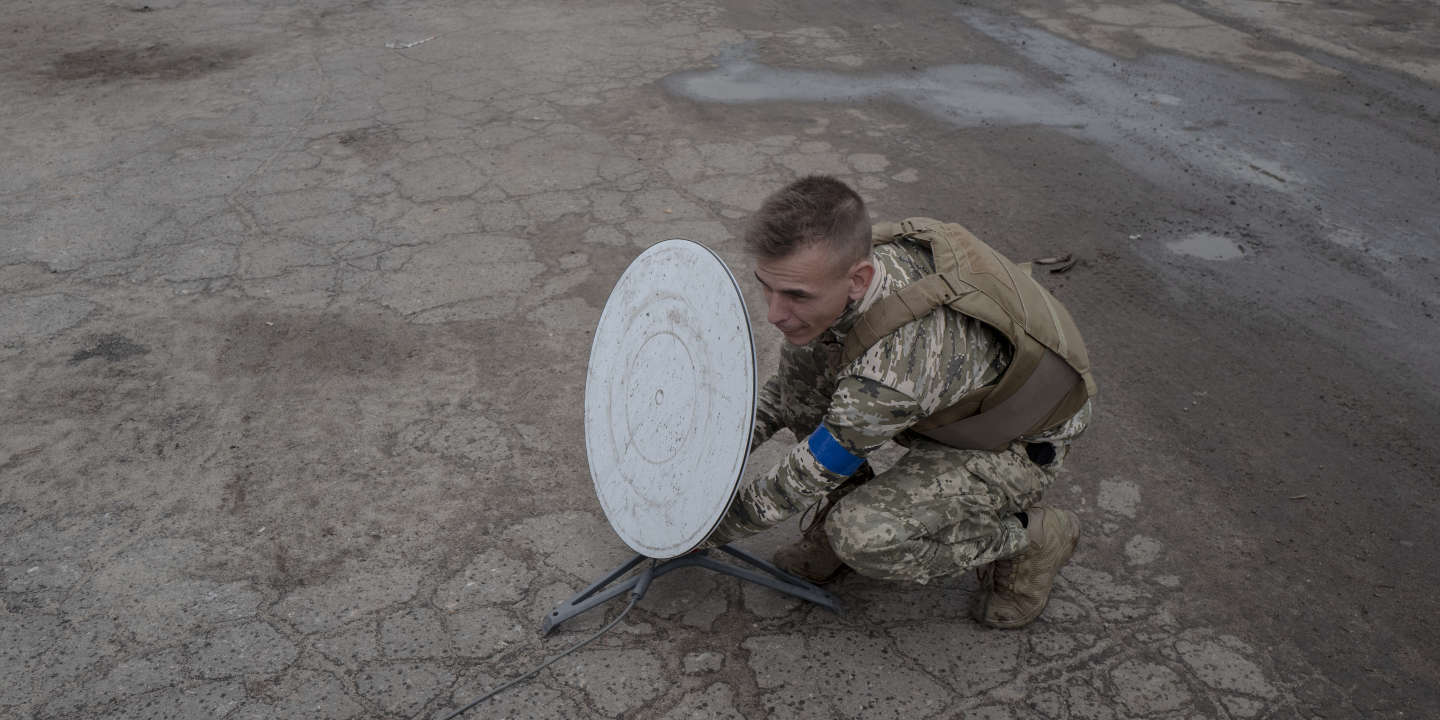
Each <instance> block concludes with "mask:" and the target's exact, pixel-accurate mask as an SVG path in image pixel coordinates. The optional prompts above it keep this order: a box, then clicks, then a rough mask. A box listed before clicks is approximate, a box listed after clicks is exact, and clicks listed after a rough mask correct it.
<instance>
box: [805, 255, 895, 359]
mask: <svg viewBox="0 0 1440 720" xmlns="http://www.w3.org/2000/svg"><path fill="white" fill-rule="evenodd" d="M870 264H871V265H872V266H874V268H875V276H874V277H872V278H871V279H870V287H868V288H866V290H865V296H864V297H862V298H860V302H855V301H854V300H851V301H850V302H848V303H846V304H845V311H844V312H842V313H840V317H838V318H836V319H835V322H833V323H831V324H830V329H829V330H826V331H825V332H824V333H823V334H822V335H821V336H820V337H822V338H824V339H825V340H826V341H829V342H843V341H844V340H845V336H846V335H847V334H849V333H850V328H852V327H855V321H856V320H859V319H860V314H861V313H863V312H865V311H866V310H869V309H870V306H871V305H874V304H875V301H876V300H878V299H880V295H881V294H882V290H881V288H883V287H884V286H885V281H886V279H887V277H886V271H885V265H884V264H883V263H881V262H880V261H879V260H877V259H876V257H875V254H874V253H871V254H870Z"/></svg>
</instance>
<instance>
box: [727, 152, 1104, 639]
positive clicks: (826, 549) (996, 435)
mask: <svg viewBox="0 0 1440 720" xmlns="http://www.w3.org/2000/svg"><path fill="white" fill-rule="evenodd" d="M745 242H746V244H747V246H748V249H749V251H750V252H751V254H752V255H753V257H754V258H755V277H756V279H757V280H758V281H759V282H760V285H761V286H762V288H763V290H764V294H765V301H766V304H767V305H768V308H769V312H768V316H767V319H768V320H769V321H770V323H771V324H773V325H774V326H775V327H776V328H778V329H779V330H780V332H781V333H782V334H783V335H784V336H785V340H786V345H785V346H784V347H783V350H782V355H781V360H780V370H779V373H778V374H777V375H775V376H774V377H771V378H770V379H769V380H768V381H767V382H766V383H765V385H764V387H763V388H762V389H761V391H760V399H759V404H758V411H757V415H756V422H755V428H754V446H755V447H758V446H759V445H760V444H761V443H763V442H765V441H766V440H767V439H769V438H770V437H771V436H772V435H773V434H774V433H775V432H777V431H778V430H779V429H780V428H782V427H784V428H789V429H790V430H791V431H792V432H794V433H795V436H796V437H797V438H803V440H802V441H801V442H799V443H798V444H797V445H796V446H795V447H794V448H792V449H791V451H790V453H789V454H788V455H787V456H786V458H785V459H784V460H783V461H781V462H780V463H779V465H778V466H777V467H775V468H774V469H772V470H771V471H770V472H768V473H766V474H765V475H764V476H763V477H760V478H758V479H757V481H756V482H755V483H753V484H751V485H748V486H746V487H744V488H742V489H741V491H740V493H739V494H738V495H737V497H736V500H735V502H734V503H733V504H732V505H731V507H730V509H729V511H728V512H727V514H726V516H725V518H724V520H722V522H721V524H720V526H719V528H717V530H716V532H715V533H714V534H713V535H712V536H711V537H710V539H709V540H708V541H707V544H709V545H712V546H714V545H719V544H723V543H725V542H729V541H731V540H735V539H738V538H741V537H744V536H747V535H751V534H754V533H757V532H759V531H761V530H764V529H766V528H768V527H770V526H772V525H774V524H776V523H778V522H780V521H781V520H783V519H784V518H786V517H789V516H790V515H793V514H796V513H801V512H803V511H805V510H806V509H807V508H810V509H814V508H818V510H817V511H816V513H815V516H814V518H813V520H812V522H811V523H810V524H809V525H808V526H807V527H806V528H805V529H804V532H803V535H802V537H801V538H800V539H799V540H798V541H797V542H796V543H794V544H792V545H790V546H788V547H786V548H783V549H782V550H780V551H779V552H778V553H776V556H775V562H776V564H777V565H778V566H780V567H781V568H783V569H785V570H787V571H789V572H792V573H794V574H797V575H799V576H801V577H805V578H807V579H809V580H811V581H813V582H826V581H829V580H831V579H833V578H834V577H835V576H836V575H837V574H838V573H839V572H841V571H842V570H843V569H844V568H845V567H847V566H848V567H849V568H852V569H854V570H855V571H857V572H859V573H861V574H863V575H866V576H869V577H875V578H882V579H891V580H908V581H912V582H918V583H927V582H929V581H930V580H933V579H937V578H944V577H948V576H952V575H955V574H956V573H962V572H965V571H967V570H969V569H970V568H976V569H977V570H978V574H979V577H980V582H981V588H980V590H979V592H978V593H976V594H975V596H974V597H973V602H972V604H971V614H972V615H973V616H974V617H975V619H976V620H977V621H979V622H981V623H984V624H986V625H989V626H992V627H999V628H1017V627H1022V626H1024V625H1027V624H1029V623H1030V622H1031V621H1033V620H1034V619H1035V618H1036V617H1039V615H1040V613H1041V611H1042V610H1044V608H1045V604H1046V602H1047V600H1048V599H1049V594H1050V588H1051V586H1052V584H1053V582H1054V578H1055V575H1056V574H1057V573H1058V572H1059V570H1060V568H1061V566H1063V565H1064V564H1065V562H1066V561H1067V560H1069V558H1070V555H1071V554H1072V553H1073V552H1074V549H1075V545H1076V543H1077V541H1078V539H1079V536H1080V523H1079V519H1078V518H1077V517H1076V516H1075V514H1074V513H1072V512H1069V511H1066V510H1060V509H1056V508H1053V507H1047V506H1042V505H1038V504H1037V503H1038V502H1039V501H1040V499H1041V496H1042V495H1043V493H1044V492H1045V490H1046V488H1048V487H1049V486H1050V483H1051V482H1052V481H1053V480H1054V478H1055V475H1056V472H1057V471H1058V470H1059V468H1060V465H1061V463H1062V461H1063V460H1064V458H1065V455H1066V453H1067V451H1068V449H1069V446H1070V442H1071V441H1072V440H1073V439H1074V438H1075V437H1077V436H1078V435H1079V434H1080V433H1081V431H1082V430H1084V428H1085V426H1086V424H1087V423H1088V421H1089V418H1090V401H1089V398H1090V396H1091V395H1093V393H1094V384H1093V382H1092V380H1091V378H1090V375H1089V363H1088V360H1086V359H1085V351H1084V346H1083V344H1082V343H1081V342H1080V339H1079V335H1078V333H1077V332H1076V331H1075V329H1074V325H1073V322H1071V321H1070V317H1069V314H1068V313H1067V312H1066V311H1065V309H1064V308H1063V306H1060V305H1059V303H1058V302H1057V301H1055V300H1054V299H1053V298H1052V297H1050V296H1049V294H1048V293H1046V292H1045V291H1044V290H1043V289H1041V288H1040V286H1039V285H1038V284H1036V283H1035V282H1034V281H1033V280H1030V279H1029V275H1028V272H1025V271H1026V268H1023V267H1021V266H1016V265H1013V264H1011V263H1010V262H1009V261H1008V260H1004V258H1003V257H1001V256H1000V255H999V254H998V253H995V252H994V251H993V250H991V249H990V248H989V247H988V246H985V245H984V244H983V243H981V242H980V241H979V240H977V239H975V238H974V236H973V235H970V234H969V233H968V232H967V231H965V230H964V228H961V227H960V226H958V225H953V224H945V223H940V222H938V221H933V220H928V219H925V218H912V219H911V220H906V221H904V222H902V223H898V224H896V223H886V224H881V225H877V226H875V227H874V228H873V229H872V227H871V225H870V221H869V216H868V214H867V212H866V210H865V205H864V202H863V201H862V200H861V199H860V196H859V195H857V194H856V193H855V192H854V191H853V190H851V189H850V188H849V187H847V186H846V185H845V184H844V183H842V182H840V181H838V180H836V179H834V178H830V177H823V176H814V177H806V178H803V179H801V180H798V181H796V182H794V183H792V184H790V185H788V186H786V187H785V188H783V189H781V190H780V191H778V192H776V193H775V194H773V195H771V196H770V197H769V198H768V199H767V200H766V201H765V203H764V205H763V206H762V207H761V208H760V210H759V212H758V213H756V215H755V217H754V218H753V219H752V222H751V224H750V227H749V228H748V230H747V232H746V235H745ZM872 242H873V245H872ZM942 276H944V277H942ZM997 278H998V279H997ZM957 308H958V309H957ZM1027 308H1028V309H1027ZM981 318H984V320H985V321H982V319H981ZM986 321H988V322H986ZM1022 366H1023V367H1022ZM1047 383H1048V385H1047ZM1002 396H1003V397H1002ZM1007 408H1008V409H1007ZM892 439H893V440H895V441H897V442H898V443H900V444H901V445H903V446H906V447H907V448H908V451H907V452H906V453H905V454H904V455H903V456H902V457H901V458H900V459H899V460H898V461H897V462H896V463H895V464H894V466H893V467H891V468H890V469H888V470H886V471H885V472H882V473H879V474H876V473H875V472H873V471H872V470H871V468H870V464H869V463H868V462H867V461H866V460H865V458H866V456H868V455H869V454H871V453H873V452H874V451H875V450H877V449H879V448H880V447H881V446H882V445H883V444H884V443H885V442H886V441H887V440H892Z"/></svg>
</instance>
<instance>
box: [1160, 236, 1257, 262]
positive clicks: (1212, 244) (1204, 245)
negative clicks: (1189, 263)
mask: <svg viewBox="0 0 1440 720" xmlns="http://www.w3.org/2000/svg"><path fill="white" fill-rule="evenodd" d="M1165 247H1167V248H1170V252H1173V253H1179V254H1181V255H1190V256H1192V257H1198V258H1200V259H1202V260H1235V259H1238V258H1242V257H1245V248H1244V247H1242V246H1241V245H1240V243H1237V242H1235V241H1234V240H1231V239H1230V238H1227V237H1225V236H1223V235H1213V234H1211V233H1195V234H1193V235H1186V236H1185V237H1183V238H1180V239H1179V240H1175V241H1173V242H1168V243H1165Z"/></svg>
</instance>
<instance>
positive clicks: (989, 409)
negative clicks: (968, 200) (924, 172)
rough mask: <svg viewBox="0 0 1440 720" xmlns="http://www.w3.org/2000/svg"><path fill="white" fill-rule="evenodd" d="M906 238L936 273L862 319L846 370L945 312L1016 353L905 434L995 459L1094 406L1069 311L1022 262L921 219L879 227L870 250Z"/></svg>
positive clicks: (958, 229) (949, 226)
mask: <svg viewBox="0 0 1440 720" xmlns="http://www.w3.org/2000/svg"><path fill="white" fill-rule="evenodd" d="M902 238H903V239H908V240H911V241H913V242H918V243H921V244H924V245H927V246H929V248H930V251H931V253H932V254H933V255H934V258H935V274H933V275H926V276H925V277H923V278H921V279H919V280H917V281H915V282H913V283H911V284H909V285H906V286H905V287H903V288H900V289H899V290H898V291H896V292H895V293H894V294H892V295H889V296H886V297H883V298H880V299H879V300H877V301H876V302H875V304H874V305H872V306H870V308H869V309H868V310H866V311H865V312H863V313H861V315H860V317H859V318H858V319H857V320H856V321H855V326H854V327H853V328H852V329H851V330H850V333H849V334H848V335H847V336H846V337H845V352H844V355H843V356H842V358H843V360H842V361H843V363H844V364H847V365H848V364H849V363H851V362H853V361H854V360H855V359H856V358H859V357H860V356H861V355H863V354H864V353H865V351H866V350H868V349H870V347H871V346H873V345H874V344H875V343H877V342H879V341H880V340H881V339H882V338H884V337H885V336H887V335H889V334H890V333H893V332H895V331H896V330H898V329H900V328H901V327H902V326H904V325H906V324H908V323H911V322H914V321H915V320H918V319H920V318H922V317H925V316H926V315H929V314H930V313H931V312H933V311H935V310H936V309H937V308H939V307H941V306H945V307H949V308H950V309H952V310H955V311H957V312H960V313H962V314H964V315H968V316H969V317H972V318H975V319H976V320H979V321H980V322H983V323H985V324H986V325H989V326H990V327H992V328H994V329H996V330H998V331H999V332H1000V334H1002V335H1004V336H1005V337H1006V339H1008V340H1009V341H1010V345H1011V346H1012V347H1013V348H1014V350H1015V353H1014V357H1013V358H1012V359H1011V360H1010V366H1009V367H1007V368H1006V369H1005V372H1004V374H1002V375H1001V376H1000V379H999V380H998V381H996V382H995V383H992V384H990V385H986V386H985V387H983V388H980V389H978V390H974V391H972V392H969V393H966V394H965V395H964V396H962V397H961V398H960V400H959V402H957V403H956V404H954V405H952V406H950V407H948V408H945V409H944V410H941V411H939V412H936V413H935V414H933V415H930V416H929V417H926V418H924V419H922V420H921V421H920V422H918V423H916V424H915V425H914V426H913V427H912V428H911V430H914V431H915V432H918V433H920V434H922V435H925V436H927V437H929V438H931V439H933V440H936V441H938V442H941V443H944V444H946V445H949V446H951V447H956V448H961V449H971V450H1000V449H1003V448H1004V447H1005V446H1007V445H1008V444H1009V443H1010V442H1011V441H1013V440H1015V439H1017V438H1020V437H1022V436H1028V435H1035V434H1038V433H1041V432H1044V431H1046V430H1049V429H1051V428H1053V427H1055V426H1057V425H1059V424H1061V423H1063V422H1065V421H1066V420H1068V419H1070V417H1071V416H1073V415H1074V414H1075V413H1076V412H1078V411H1079V410H1080V408H1081V407H1083V406H1084V405H1085V402H1086V401H1087V400H1089V399H1090V398H1091V397H1094V395H1095V380H1094V378H1092V377H1091V376H1090V358H1089V356H1088V355H1086V353H1085V343H1084V342H1083V341H1081V339H1080V331H1079V330H1078V329H1077V328H1076V327H1075V321H1074V320H1073V319H1071V317H1070V313H1069V312H1068V311H1067V310H1066V309H1065V306H1064V305H1061V304H1060V301H1059V300H1056V299H1055V298H1054V296H1052V295H1051V294H1050V293H1049V291H1047V290H1046V289H1045V288H1043V287H1041V286H1040V283H1038V282H1036V281H1035V279H1034V278H1032V277H1030V268H1029V264H1028V263H1027V264H1025V265H1017V264H1015V263H1012V262H1010V260H1008V259H1006V258H1005V256H1003V255H1001V254H1000V253H998V252H996V251H995V250H994V249H993V248H991V247H990V246H989V245H986V244H985V243H983V242H981V241H980V239H979V238H976V237H975V236H974V235H972V234H971V233H970V231H969V230H966V229H965V228H964V227H962V226H960V225H957V224H955V223H942V222H940V221H938V220H932V219H930V218H920V217H917V218H910V219H908V220H902V221H901V222H898V223H881V224H879V225H876V226H875V227H874V229H873V231H872V240H873V242H874V244H876V245H883V244H885V243H888V242H894V241H895V240H898V239H902Z"/></svg>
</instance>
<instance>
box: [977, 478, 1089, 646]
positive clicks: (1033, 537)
mask: <svg viewBox="0 0 1440 720" xmlns="http://www.w3.org/2000/svg"><path fill="white" fill-rule="evenodd" d="M1026 515H1028V516H1029V527H1028V528H1027V529H1026V532H1027V534H1028V535H1029V538H1030V544H1029V545H1028V546H1027V547H1026V548H1025V549H1024V550H1022V551H1020V553H1019V554H1017V555H1015V556H1013V557H1009V558H1005V559H1003V560H996V561H995V562H993V563H990V564H989V565H986V566H985V567H982V568H980V569H979V570H978V574H979V576H980V589H979V590H978V591H977V592H976V593H975V595H974V602H973V603H972V604H971V606H970V615H971V616H972V617H974V618H975V620H976V621H978V622H980V623H981V624H984V625H989V626H990V627H994V628H1002V629H1013V628H1019V627H1024V626H1026V625H1029V624H1030V623H1031V622H1033V621H1034V620H1035V618H1037V617H1040V613H1041V612H1042V611H1044V610H1045V603H1047V602H1049V600H1050V588H1051V587H1052V586H1053V585H1054V584H1055V576H1056V575H1057V574H1059V572H1060V568H1061V567H1063V566H1064V565H1065V562H1066V561H1068V560H1069V559H1070V555H1071V554H1073V553H1074V552H1075V545H1076V543H1078V542H1079V541H1080V518H1078V517H1076V516H1075V513H1072V512H1070V511H1068V510H1058V509H1056V508H1051V507H1039V506H1037V507H1033V508H1030V509H1029V510H1028V511H1026Z"/></svg>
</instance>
